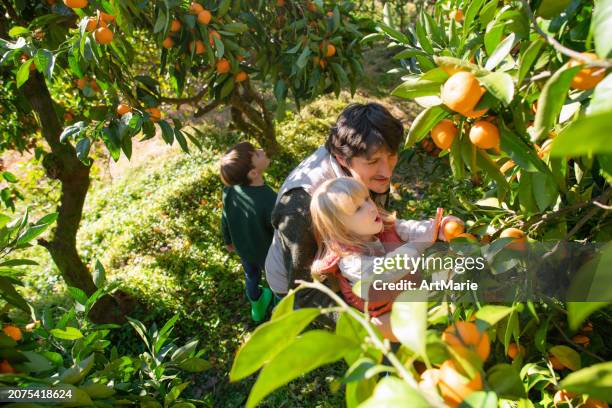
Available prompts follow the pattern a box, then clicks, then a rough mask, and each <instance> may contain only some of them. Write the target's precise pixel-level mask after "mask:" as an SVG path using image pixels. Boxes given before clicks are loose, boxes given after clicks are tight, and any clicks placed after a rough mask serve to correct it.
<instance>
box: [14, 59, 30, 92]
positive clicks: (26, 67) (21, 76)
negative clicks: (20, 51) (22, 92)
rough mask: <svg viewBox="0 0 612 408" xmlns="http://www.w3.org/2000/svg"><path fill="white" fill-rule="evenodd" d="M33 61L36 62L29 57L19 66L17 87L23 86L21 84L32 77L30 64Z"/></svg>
mask: <svg viewBox="0 0 612 408" xmlns="http://www.w3.org/2000/svg"><path fill="white" fill-rule="evenodd" d="M32 63H34V61H33V60H31V59H29V60H27V61H26V62H24V63H23V64H21V65H20V66H19V69H18V70H17V76H16V78H15V80H16V82H17V88H21V86H22V85H23V84H25V83H26V81H27V80H28V78H30V65H32Z"/></svg>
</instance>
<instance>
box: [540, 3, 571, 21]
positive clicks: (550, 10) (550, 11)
mask: <svg viewBox="0 0 612 408" xmlns="http://www.w3.org/2000/svg"><path fill="white" fill-rule="evenodd" d="M570 2H571V0H542V3H541V4H540V7H538V10H537V12H536V14H537V15H538V16H540V17H544V18H545V19H548V20H550V19H551V18H553V17H557V15H559V14H561V12H562V11H563V10H565V9H566V8H567V6H568V5H569V4H570Z"/></svg>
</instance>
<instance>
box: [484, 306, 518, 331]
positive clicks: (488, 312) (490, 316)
mask: <svg viewBox="0 0 612 408" xmlns="http://www.w3.org/2000/svg"><path fill="white" fill-rule="evenodd" d="M512 310H514V308H513V307H511V306H500V305H485V306H483V307H482V308H480V310H479V311H478V312H476V318H477V319H478V320H482V321H485V322H487V323H488V324H489V326H494V325H495V324H497V322H499V321H500V320H502V319H503V318H505V317H506V316H508V315H509V314H510V313H512Z"/></svg>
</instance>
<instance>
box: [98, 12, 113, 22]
mask: <svg viewBox="0 0 612 408" xmlns="http://www.w3.org/2000/svg"><path fill="white" fill-rule="evenodd" d="M100 20H102V21H104V22H105V23H107V24H108V23H112V22H113V21H115V16H113V15H112V14H108V13H105V12H103V11H101V12H100Z"/></svg>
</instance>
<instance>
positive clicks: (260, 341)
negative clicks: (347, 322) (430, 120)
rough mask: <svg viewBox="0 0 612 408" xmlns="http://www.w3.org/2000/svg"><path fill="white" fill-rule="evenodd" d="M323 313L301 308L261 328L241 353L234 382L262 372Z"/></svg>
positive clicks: (237, 360)
mask: <svg viewBox="0 0 612 408" xmlns="http://www.w3.org/2000/svg"><path fill="white" fill-rule="evenodd" d="M319 313H320V312H319V310H318V309H314V308H304V309H299V310H296V311H294V312H292V313H288V314H285V315H282V316H280V317H278V318H276V319H275V320H272V321H269V322H266V323H264V324H262V325H261V326H259V327H258V328H257V329H256V330H255V331H254V332H253V334H252V335H251V337H250V338H249V340H247V342H246V343H245V344H243V345H242V347H240V349H239V350H238V353H237V354H236V358H235V359H234V363H233V365H232V369H231V371H230V381H238V380H240V379H242V378H245V377H247V376H249V375H251V374H253V373H254V372H255V371H257V370H259V368H260V367H261V366H262V365H264V364H266V362H268V361H270V360H271V359H273V358H274V357H275V356H276V355H277V354H278V353H280V352H281V351H282V350H283V349H284V348H285V347H286V346H287V345H288V344H290V343H291V342H293V341H294V340H295V336H297V335H298V334H299V333H300V332H301V331H302V330H304V328H305V327H306V326H308V325H309V324H310V322H312V321H313V320H314V319H315V317H317V316H318V315H319Z"/></svg>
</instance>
